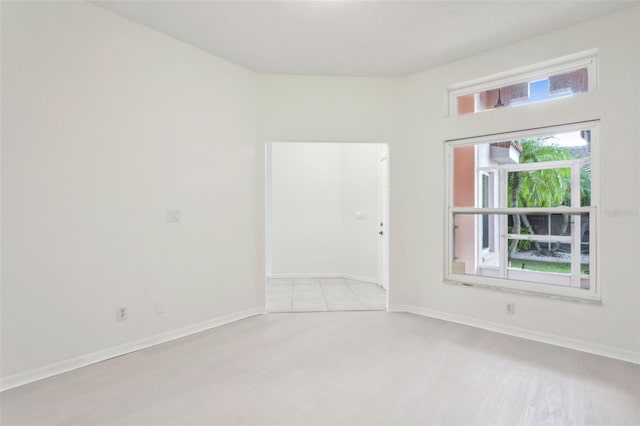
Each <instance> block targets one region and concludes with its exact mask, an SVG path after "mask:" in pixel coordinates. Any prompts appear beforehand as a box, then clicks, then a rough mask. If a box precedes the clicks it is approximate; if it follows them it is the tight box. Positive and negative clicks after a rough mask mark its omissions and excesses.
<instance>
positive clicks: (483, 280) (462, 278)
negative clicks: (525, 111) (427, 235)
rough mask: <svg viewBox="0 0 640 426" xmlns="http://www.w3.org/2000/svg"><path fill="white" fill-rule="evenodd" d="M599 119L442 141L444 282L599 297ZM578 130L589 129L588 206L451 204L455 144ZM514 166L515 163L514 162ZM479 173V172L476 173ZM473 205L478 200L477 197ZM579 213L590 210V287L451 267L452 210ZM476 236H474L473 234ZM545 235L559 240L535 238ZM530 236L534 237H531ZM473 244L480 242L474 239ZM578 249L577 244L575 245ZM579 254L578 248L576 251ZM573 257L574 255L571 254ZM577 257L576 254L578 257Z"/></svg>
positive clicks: (579, 297)
mask: <svg viewBox="0 0 640 426" xmlns="http://www.w3.org/2000/svg"><path fill="white" fill-rule="evenodd" d="M599 124H600V123H599V120H595V121H587V122H581V123H573V124H567V125H560V126H552V127H544V128H538V129H531V130H522V131H516V132H508V133H502V134H497V135H491V136H480V137H472V138H464V139H453V140H447V141H445V148H446V149H445V151H446V169H447V175H446V191H445V194H446V197H447V198H446V201H445V205H446V212H445V217H446V236H445V253H446V255H445V265H444V282H445V283H454V284H465V285H471V286H478V287H485V288H492V289H499V290H511V291H517V292H525V293H530V294H536V295H545V296H551V297H561V298H568V299H574V300H584V301H600V300H601V294H600V285H599V283H600V279H599V275H598V274H599V272H598V271H599V268H598V259H599V245H598V241H597V236H598V234H599V221H598V216H597V206H598V205H599V202H600V200H599V196H600V194H599V192H600V191H599V188H600V176H599V158H600V151H599V150H600V140H599V136H600V135H599ZM579 130H590V131H591V206H588V207H551V208H505V207H499V208H480V207H469V208H467V207H454V206H453V200H454V198H453V197H454V174H453V172H454V167H453V152H454V149H455V148H456V147H462V146H473V145H477V144H480V143H492V142H500V141H505V140H517V139H524V138H528V137H537V136H548V135H553V134H559V133H567V132H572V131H579ZM554 163H555V164H554V167H562V165H563V164H564V163H567V165H571V166H573V167H575V166H576V165H575V164H574V163H576V162H575V161H571V160H569V161H564V162H563V161H557V162H554ZM528 164H529V163H527V166H524V168H527V167H531V168H536V167H537V166H536V164H538V165H539V164H540V163H531V166H528ZM514 167H516V166H514ZM522 167H523V165H520V166H517V168H518V169H520V168H522ZM478 170H482V168H478ZM478 170H476V171H474V172H475V174H478V173H477V172H478ZM478 175H479V174H478ZM576 194H579V191H578V192H577V193H576V191H575V188H574V189H573V190H572V196H578V197H579V195H576ZM476 206H478V204H477V200H476ZM492 213H493V214H516V213H520V214H550V213H551V214H564V213H566V214H574V215H575V214H581V213H589V215H590V217H589V238H590V240H589V241H590V253H589V254H590V259H589V289H588V290H587V289H582V288H577V287H576V286H575V283H573V284H574V286H572V287H569V286H554V285H548V284H544V283H541V282H534V281H519V280H518V281H515V280H509V279H508V278H495V277H490V276H482V275H472V274H464V273H459V271H458V270H457V268H454V262H455V258H454V256H455V244H454V242H455V229H454V226H455V223H454V215H455V214H478V215H480V214H492ZM576 232H578V231H577V230H575V229H573V230H572V234H571V235H576ZM476 238H477V236H476ZM519 238H521V239H526V238H529V237H527V236H524V237H523V236H519ZM545 238H548V239H550V240H551V239H553V241H556V240H558V238H559V237H557V236H553V237H543V236H536V237H535V239H536V240H540V241H541V240H544V239H545ZM562 238H563V239H567V238H570V237H562ZM531 239H533V237H531ZM502 240H503V238H500V240H499V243H500V244H503V245H504V243H503V242H502ZM476 244H480V245H481V243H478V242H477V241H476ZM505 249H506V247H500V248H499V251H500V253H502V252H503V251H504V250H505ZM577 249H578V251H579V249H580V246H578V248H577ZM578 256H579V252H578ZM574 259H575V256H574ZM574 259H572V262H571V265H572V268H573V274H575V268H578V273H579V270H580V269H579V268H580V264H579V262H578V263H577V265H576V264H575V260H574ZM578 259H579V258H578ZM500 267H501V268H506V265H502V263H501V264H500Z"/></svg>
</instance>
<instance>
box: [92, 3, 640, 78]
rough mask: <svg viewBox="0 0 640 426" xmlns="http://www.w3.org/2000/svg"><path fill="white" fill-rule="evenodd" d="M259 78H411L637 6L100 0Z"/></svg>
mask: <svg viewBox="0 0 640 426" xmlns="http://www.w3.org/2000/svg"><path fill="white" fill-rule="evenodd" d="M92 3H94V4H97V5H98V6H100V7H103V8H105V9H108V10H111V11H113V12H115V13H117V14H119V15H121V16H123V17H126V18H129V19H131V20H133V21H136V22H139V23H140V24H142V25H145V26H147V27H150V28H153V29H155V30H158V31H160V32H163V33H165V34H167V35H169V36H172V37H174V38H176V39H179V40H182V41H184V42H186V43H188V44H191V45H193V46H196V47H198V48H200V49H202V50H205V51H207V52H210V53H213V54H214V55H216V56H219V57H221V58H224V59H226V60H228V61H231V62H234V63H236V64H239V65H242V66H244V67H246V68H248V69H251V70H254V71H257V72H262V73H284V74H317V75H350V76H404V75H407V74H411V73H415V72H418V71H422V70H424V69H426V68H429V67H432V66H436V65H440V64H443V63H446V62H450V61H453V60H456V59H459V58H462V57H464V56H468V55H472V54H476V53H479V52H482V51H485V50H489V49H493V48H496V47H499V46H502V45H505V44H509V43H512V42H515V41H518V40H522V39H525V38H529V37H532V36H535V35H538V34H541V33H545V32H548V31H551V30H554V29H557V28H561V27H564V26H567V25H570V24H573V23H576V22H579V21H583V20H585V19H589V18H592V17H596V16H600V15H604V14H607V13H610V12H613V11H616V10H620V9H623V8H625V7H629V6H631V5H634V4H636V5H637V4H639V0H635V1H616V0H606V1H584V0H583V1H566V0H560V1H523V0H519V1H393V0H387V1H329V0H324V1H265V0H262V1H96V2H92Z"/></svg>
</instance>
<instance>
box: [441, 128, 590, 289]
mask: <svg viewBox="0 0 640 426" xmlns="http://www.w3.org/2000/svg"><path fill="white" fill-rule="evenodd" d="M597 130H598V123H597V122H589V123H581V124H576V125H569V126H559V127H552V128H546V129H538V130H534V131H526V132H514V133H509V134H503V135H497V136H489V137H481V138H473V139H464V140H456V141H448V142H447V153H448V158H449V161H448V168H449V181H448V186H449V191H448V196H449V202H448V212H447V213H448V262H447V270H446V278H447V279H448V280H450V281H455V282H462V283H466V284H473V285H484V286H491V287H500V288H510V289H515V290H522V291H530V292H536V293H545V294H551V295H560V296H568V297H576V298H586V299H597V298H598V291H597V286H596V280H595V265H596V264H595V254H596V253H595V237H596V232H595V229H596V226H595V202H594V201H595V199H596V198H595V196H596V195H597V194H596V191H594V185H593V184H592V182H593V178H594V176H592V153H593V151H594V149H597V134H598V132H597Z"/></svg>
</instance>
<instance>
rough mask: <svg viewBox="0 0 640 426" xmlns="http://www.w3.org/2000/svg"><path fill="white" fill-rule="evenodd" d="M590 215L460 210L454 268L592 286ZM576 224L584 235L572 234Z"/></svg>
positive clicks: (456, 219)
mask: <svg viewBox="0 0 640 426" xmlns="http://www.w3.org/2000/svg"><path fill="white" fill-rule="evenodd" d="M589 219H590V215H589V214H588V213H582V214H557V213H555V214H554V213H548V214H535V215H522V214H520V215H515V214H506V213H495V214H486V213H455V214H454V216H453V220H454V229H453V234H454V244H453V259H452V261H453V262H452V272H453V273H454V274H464V275H476V276H485V277H494V278H505V279H508V280H517V281H525V282H528V283H537V284H543V285H556V286H565V287H576V288H582V289H588V288H589V274H590V261H591V259H590V257H591V256H590V246H589V241H590V235H589ZM515 221H520V222H521V223H520V225H518V226H520V231H519V232H516V231H515V230H514V223H515ZM523 223H528V225H523ZM574 226H575V228H574V230H575V232H579V235H575V236H573V235H571V234H572V232H571V230H572V227H574ZM501 227H502V229H505V228H508V232H501V231H500V229H501ZM536 236H538V237H536ZM486 242H488V244H486ZM578 247H579V250H580V256H574V255H573V251H574V250H578ZM578 259H579V260H578ZM573 262H576V264H575V268H574V267H572V263H573Z"/></svg>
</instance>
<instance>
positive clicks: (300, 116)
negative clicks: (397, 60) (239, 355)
mask: <svg viewBox="0 0 640 426" xmlns="http://www.w3.org/2000/svg"><path fill="white" fill-rule="evenodd" d="M638 20H639V16H638V7H636V8H634V9H628V10H625V11H622V12H620V13H617V14H614V15H611V16H609V17H605V18H601V19H597V20H592V21H587V22H583V23H581V24H578V25H575V26H572V27H570V28H566V29H562V30H559V31H556V32H553V33H549V34H546V35H543V36H540V37H536V38H533V39H530V40H527V41H524V42H520V43H516V44H513V45H509V46H505V47H503V48H500V49H497V50H493V51H489V52H485V53H483V54H481V55H478V56H474V57H470V58H466V59H464V60H461V61H458V62H454V63H451V64H448V65H445V66H442V67H438V68H435V69H431V70H428V71H425V72H424V73H421V74H418V75H415V76H411V77H408V78H404V79H382V78H380V79H378V78H338V77H303V76H278V75H268V76H260V77H256V76H255V75H254V74H253V73H250V72H247V71H246V70H244V69H242V68H239V67H236V66H234V65H230V64H228V63H226V62H224V61H221V60H219V59H216V58H214V57H212V56H210V55H207V54H205V53H203V52H201V51H199V50H197V49H194V48H191V47H189V46H186V45H184V44H182V43H180V42H177V41H175V40H172V39H170V38H168V37H165V36H163V35H160V34H158V33H156V32H154V31H151V30H148V29H145V28H143V27H140V26H138V25H136V24H132V23H130V22H128V21H126V20H123V19H122V18H120V17H117V16H115V15H111V14H109V13H108V12H106V11H104V10H102V9H99V8H96V7H94V6H92V5H88V4H85V3H75V2H74V3H72V2H65V3H54V4H51V3H18V4H14V3H7V2H3V3H2V133H1V136H2V313H1V315H2V317H1V322H2V325H1V327H2V329H1V334H2V342H1V343H2V365H1V367H2V377H3V378H4V377H6V376H10V375H13V374H16V373H20V372H24V371H26V370H30V369H33V368H37V367H41V366H45V365H48V364H51V363H54V362H57V361H61V360H65V359H69V358H72V357H75V356H79V355H82V354H86V353H89V352H92V351H97V350H100V349H103V348H108V347H111V346H115V345H118V344H121V343H126V342H131V341H135V340H136V339H140V338H144V337H147V336H151V335H154V334H157V333H161V332H165V331H167V330H172V329H175V328H178V327H182V326H186V325H190V324H195V323H198V322H200V321H206V320H208V319H211V318H216V317H220V316H224V315H227V314H231V313H237V312H241V311H244V310H248V309H249V310H250V309H252V308H255V307H257V306H263V304H264V290H263V274H264V270H265V268H264V249H263V248H264V237H263V235H264V190H263V176H264V154H263V152H264V142H266V141H327V142H331V141H334V142H338V141H344V142H378V143H388V144H390V159H391V162H390V183H391V188H390V192H391V201H390V221H391V232H390V241H391V259H390V262H391V264H390V303H391V304H392V305H396V306H398V305H404V306H408V305H411V306H413V307H415V308H418V309H422V310H423V312H425V313H430V314H436V315H442V316H448V317H450V318H463V319H468V320H470V321H472V322H473V321H474V322H476V323H481V324H482V323H488V324H495V325H498V326H502V327H505V328H506V327H513V328H512V329H513V330H524V331H528V332H530V333H534V334H535V333H537V334H538V335H548V336H556V337H558V338H559V339H565V341H566V342H572V341H573V342H578V343H579V345H578V346H580V345H582V347H584V344H585V343H586V344H589V345H592V346H593V347H594V348H604V350H605V352H606V351H608V352H609V353H615V352H616V351H617V353H619V354H621V356H624V355H625V354H626V355H629V357H628V358H633V357H636V359H638V356H639V355H638V354H639V353H640V338H639V336H640V309H639V300H640V290H639V287H638V282H640V277H639V272H638V269H637V264H638V260H639V259H640V247H639V241H640V213H639V211H640V193H639V190H638V187H639V186H640V185H638V184H637V183H638V182H640V175H639V169H638V167H637V164H638V162H639V161H640V152H639V146H640V143H639V139H640V134H639V129H638V116H640V108H639V107H638V93H639V90H640V86H639V78H640V77H639V76H640V69H639V64H640V57H639V50H640V49H639V43H638V39H639V33H638V25H637V23H638ZM594 47H596V48H599V49H600V66H599V71H600V78H599V84H600V88H599V90H597V91H596V92H593V93H590V94H584V95H581V96H579V97H578V96H576V97H575V98H566V99H562V100H556V101H555V102H553V103H546V104H535V105H528V106H522V107H519V108H512V109H504V110H500V111H493V112H487V113H484V114H478V115H470V116H464V117H458V118H455V119H453V118H452V119H449V118H447V102H446V89H447V87H448V86H449V85H451V84H453V83H455V82H460V81H465V80H469V79H473V78H477V77H481V76H484V75H488V74H492V73H495V72H499V71H503V70H506V69H510V68H515V67H519V66H524V65H528V64H532V63H536V62H539V61H543V60H547V59H551V58H555V57H559V56H563V55H566V54H570V53H574V52H577V51H581V50H586V49H591V48H594ZM590 119H601V120H602V126H601V130H602V131H601V136H602V156H601V167H600V169H601V170H600V171H601V176H602V179H601V183H600V192H601V203H600V205H599V206H598V212H599V213H598V214H599V217H600V231H601V232H600V234H599V236H598V238H599V246H600V253H599V254H600V260H599V262H600V263H599V266H600V281H599V282H600V284H601V286H602V304H601V305H588V304H580V303H575V302H568V301H562V300H551V299H546V298H541V297H533V296H524V295H515V294H507V293H502V292H495V291H490V290H481V289H475V288H469V287H458V286H452V285H447V284H443V282H442V276H443V263H444V262H443V261H444V259H443V246H444V240H443V236H444V230H443V227H442V224H443V219H444V206H445V204H444V173H445V171H444V165H443V156H444V153H443V140H445V139H449V138H455V137H465V136H475V135H480V134H487V133H494V132H501V131H507V130H515V129H525V128H531V127H536V126H545V125H551V124H561V123H567V122H575V121H580V120H590ZM256 136H257V140H256ZM168 208H179V209H180V210H181V212H182V220H183V221H182V222H181V223H180V224H167V223H166V217H165V215H166V210H167V209H168ZM157 298H161V299H165V300H166V301H167V312H166V313H165V314H163V315H155V313H154V307H155V306H154V305H155V300H156V299H157ZM508 301H509V302H515V304H516V315H512V316H506V315H505V314H504V304H505V303H506V302H508ZM122 304H126V305H127V306H128V307H129V320H127V321H124V322H116V321H115V320H114V317H115V307H116V306H118V305H122Z"/></svg>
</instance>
